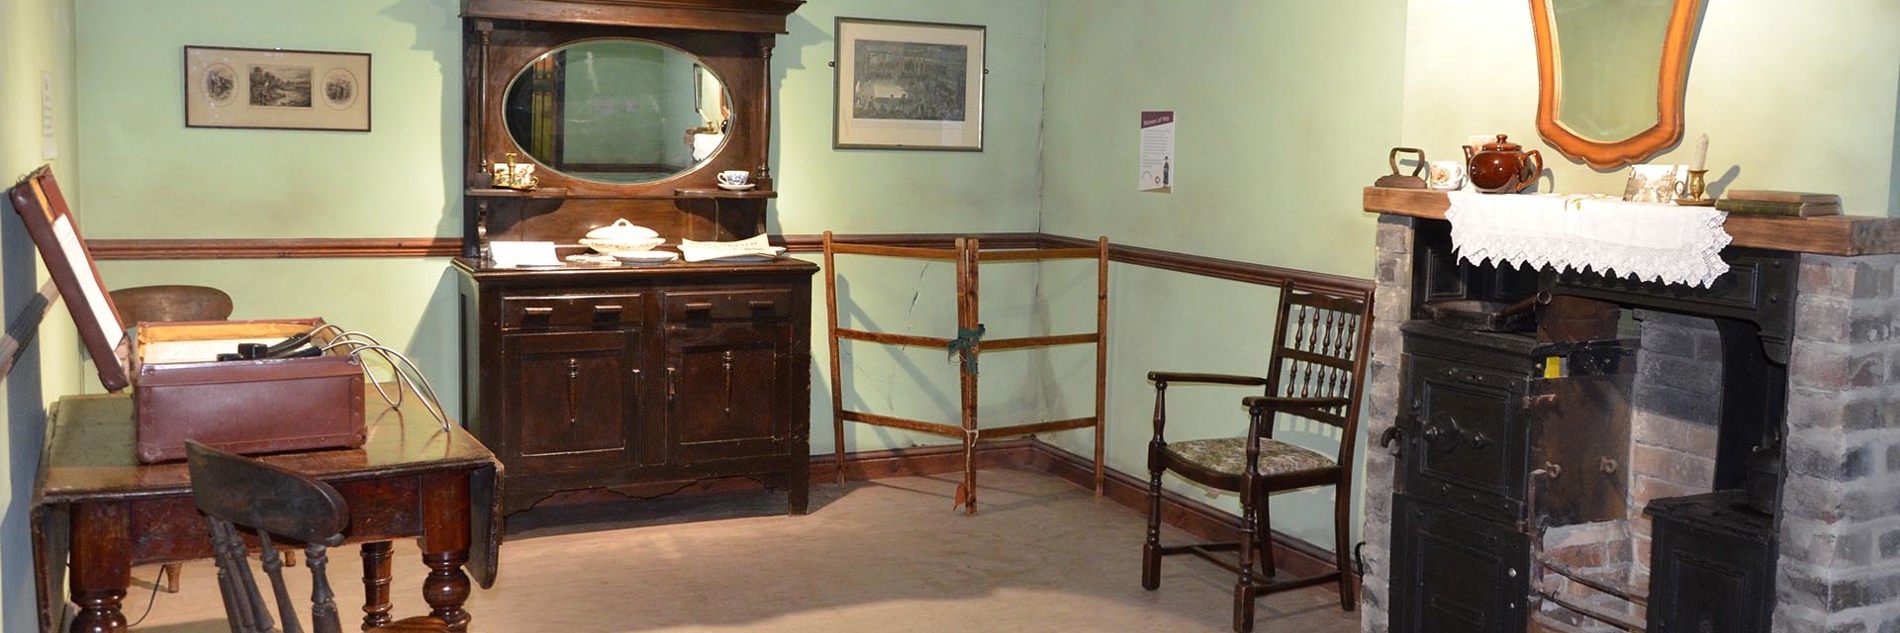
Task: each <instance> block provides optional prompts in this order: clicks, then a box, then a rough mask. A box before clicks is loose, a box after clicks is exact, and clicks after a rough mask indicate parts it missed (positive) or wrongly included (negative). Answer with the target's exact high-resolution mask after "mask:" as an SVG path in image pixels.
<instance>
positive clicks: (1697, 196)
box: [1676, 134, 1715, 207]
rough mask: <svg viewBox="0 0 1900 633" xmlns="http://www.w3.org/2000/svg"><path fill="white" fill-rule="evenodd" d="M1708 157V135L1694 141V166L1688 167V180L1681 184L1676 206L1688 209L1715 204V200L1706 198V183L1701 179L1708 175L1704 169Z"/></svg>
mask: <svg viewBox="0 0 1900 633" xmlns="http://www.w3.org/2000/svg"><path fill="white" fill-rule="evenodd" d="M1708 157H1709V135H1707V134H1704V135H1702V136H1701V137H1700V138H1698V139H1696V147H1695V164H1694V165H1691V166H1690V167H1689V179H1688V180H1687V181H1684V182H1683V183H1682V191H1681V192H1679V194H1678V195H1677V196H1676V204H1677V205H1680V206H1690V207H1706V206H1712V205H1714V204H1715V199H1713V198H1709V197H1707V195H1706V194H1707V193H1708V192H1707V186H1708V183H1707V182H1705V181H1704V180H1703V177H1704V176H1705V175H1707V174H1708V173H1709V170H1707V169H1704V168H1703V166H1704V165H1705V161H1706V160H1708Z"/></svg>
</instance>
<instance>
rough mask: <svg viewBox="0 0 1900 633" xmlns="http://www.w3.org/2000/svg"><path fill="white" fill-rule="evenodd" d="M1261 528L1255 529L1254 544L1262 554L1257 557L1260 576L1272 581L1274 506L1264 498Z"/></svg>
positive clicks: (1261, 504)
mask: <svg viewBox="0 0 1900 633" xmlns="http://www.w3.org/2000/svg"><path fill="white" fill-rule="evenodd" d="M1259 505H1260V526H1259V527H1257V528H1255V529H1254V542H1256V543H1258V544H1259V545H1258V547H1259V548H1260V552H1259V553H1258V554H1257V555H1256V556H1255V558H1256V559H1258V560H1259V561H1260V574H1261V575H1263V576H1266V577H1267V579H1268V580H1272V579H1273V576H1274V574H1275V570H1274V564H1273V504H1272V499H1271V498H1269V497H1265V496H1262V497H1261V499H1260V501H1259Z"/></svg>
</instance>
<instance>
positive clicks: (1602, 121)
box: [1530, 0, 1703, 169]
mask: <svg viewBox="0 0 1900 633" xmlns="http://www.w3.org/2000/svg"><path fill="white" fill-rule="evenodd" d="M1530 3H1531V23H1532V25H1533V27H1534V28H1535V30H1536V34H1537V76H1538V80H1539V90H1538V96H1537V133H1538V134H1539V135H1541V136H1543V137H1544V140H1545V141H1548V142H1549V143H1550V144H1551V145H1552V146H1554V147H1556V148H1557V150H1558V151H1560V152H1563V154H1564V155H1565V156H1568V157H1570V158H1571V159H1572V160H1579V161H1583V162H1584V163H1586V164H1588V165H1590V166H1591V167H1594V168H1597V169H1614V168H1618V167H1622V166H1624V165H1628V164H1631V163H1640V162H1643V161H1645V160H1648V159H1649V157H1651V156H1655V155H1656V154H1657V153H1658V152H1661V151H1662V150H1663V149H1664V148H1667V147H1669V146H1671V145H1674V144H1675V143H1676V142H1677V141H1679V140H1681V139H1682V91H1683V84H1684V81H1685V79H1686V78H1687V76H1688V70H1689V50H1690V48H1691V47H1692V45H1693V44H1694V40H1695V31H1696V22H1697V20H1698V19H1699V18H1700V16H1701V14H1702V3H1703V0H1530Z"/></svg>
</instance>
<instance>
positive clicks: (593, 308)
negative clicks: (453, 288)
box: [501, 294, 640, 330]
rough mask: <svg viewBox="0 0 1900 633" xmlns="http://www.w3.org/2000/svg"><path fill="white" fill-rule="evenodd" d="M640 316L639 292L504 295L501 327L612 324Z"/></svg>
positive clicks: (599, 325)
mask: <svg viewBox="0 0 1900 633" xmlns="http://www.w3.org/2000/svg"><path fill="white" fill-rule="evenodd" d="M639 318H640V295H638V294H621V295H580V296H560V297H505V298H503V299H502V300H501V327H502V329H504V330H516V329H524V328H555V327H603V326H608V327H611V326H618V325H620V324H622V323H632V322H635V321H638V320H639Z"/></svg>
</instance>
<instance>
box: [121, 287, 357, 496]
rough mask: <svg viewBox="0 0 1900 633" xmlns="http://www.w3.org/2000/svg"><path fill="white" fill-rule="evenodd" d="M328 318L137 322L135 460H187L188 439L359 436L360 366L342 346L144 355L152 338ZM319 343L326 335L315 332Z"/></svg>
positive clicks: (238, 442)
mask: <svg viewBox="0 0 1900 633" xmlns="http://www.w3.org/2000/svg"><path fill="white" fill-rule="evenodd" d="M322 324H323V320H322V319H283V320H270V321H200V322H188V323H141V324H139V326H138V337H137V341H136V342H135V344H134V347H133V353H132V355H131V357H132V367H133V372H132V407H133V411H134V414H135V416H136V417H137V422H138V459H139V461H140V462H145V463H151V462H161V461H167V460H174V459H184V457H185V440H187V439H191V440H197V441H199V442H203V443H205V444H209V445H211V446H215V447H218V448H222V449H224V450H229V451H234V452H239V453H252V454H255V453H275V452H282V451H295V450H310V449H320V448H345V447H351V448H353V447H357V446H362V445H363V440H364V439H365V438H366V437H367V435H366V433H365V430H364V423H363V370H362V367H361V365H359V364H358V361H357V360H356V359H355V358H353V357H351V356H349V355H348V354H345V353H343V352H342V351H340V350H332V351H331V352H329V353H327V354H325V355H323V356H317V357H312V358H279V359H259V360H236V361H209V362H190V363H163V364H157V363H148V362H145V361H144V352H145V350H147V349H149V348H150V346H151V345H152V344H153V343H161V342H170V341H202V340H222V339H236V338H264V339H283V338H287V337H290V336H292V335H295V334H300V333H303V332H307V331H310V330H311V329H313V328H316V327H317V326H320V325H322ZM317 338H318V339H319V343H321V342H322V341H323V340H327V338H328V337H322V336H319V337H317Z"/></svg>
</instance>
